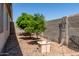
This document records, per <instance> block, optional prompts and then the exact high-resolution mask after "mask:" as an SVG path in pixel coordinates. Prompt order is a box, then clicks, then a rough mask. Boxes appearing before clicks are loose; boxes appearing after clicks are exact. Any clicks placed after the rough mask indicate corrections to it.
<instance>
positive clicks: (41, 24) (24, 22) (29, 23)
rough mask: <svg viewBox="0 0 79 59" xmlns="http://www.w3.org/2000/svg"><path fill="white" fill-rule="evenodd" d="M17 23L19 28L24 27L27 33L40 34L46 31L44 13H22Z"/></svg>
mask: <svg viewBox="0 0 79 59" xmlns="http://www.w3.org/2000/svg"><path fill="white" fill-rule="evenodd" d="M16 24H17V26H18V27H19V28H21V29H23V30H24V31H25V32H27V33H36V35H37V36H38V34H40V33H41V32H44V31H45V18H44V16H43V15H42V14H39V13H37V14H34V15H31V14H27V13H22V14H21V16H19V17H18V19H17V21H16Z"/></svg>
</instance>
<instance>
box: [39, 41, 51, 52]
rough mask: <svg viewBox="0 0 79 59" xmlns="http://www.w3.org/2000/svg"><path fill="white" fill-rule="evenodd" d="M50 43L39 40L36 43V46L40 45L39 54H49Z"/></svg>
mask: <svg viewBox="0 0 79 59" xmlns="http://www.w3.org/2000/svg"><path fill="white" fill-rule="evenodd" d="M50 43H51V42H48V41H47V40H41V41H38V44H40V51H41V53H49V52H50Z"/></svg>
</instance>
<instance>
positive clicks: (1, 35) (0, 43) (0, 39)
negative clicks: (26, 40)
mask: <svg viewBox="0 0 79 59" xmlns="http://www.w3.org/2000/svg"><path fill="white" fill-rule="evenodd" d="M0 5H3V7H2V8H3V10H2V14H3V15H2V16H1V17H3V19H2V20H3V22H2V23H1V24H2V25H3V27H0V28H3V31H2V32H0V52H1V50H2V49H3V47H4V45H5V42H6V41H7V38H8V36H9V33H10V20H11V18H10V16H9V13H8V11H7V7H6V4H2V3H0ZM0 12H1V11H0Z"/></svg>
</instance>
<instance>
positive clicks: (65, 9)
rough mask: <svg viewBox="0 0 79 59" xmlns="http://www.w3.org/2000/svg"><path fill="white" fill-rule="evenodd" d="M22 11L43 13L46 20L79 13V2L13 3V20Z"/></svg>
mask: <svg viewBox="0 0 79 59" xmlns="http://www.w3.org/2000/svg"><path fill="white" fill-rule="evenodd" d="M22 12H26V13H29V14H34V13H40V14H43V15H44V16H45V19H46V20H47V21H48V20H53V19H57V18H61V17H63V16H69V15H72V14H76V13H79V3H72V4H71V3H14V4H13V20H14V22H15V21H16V19H17V17H18V16H20V15H21V13H22Z"/></svg>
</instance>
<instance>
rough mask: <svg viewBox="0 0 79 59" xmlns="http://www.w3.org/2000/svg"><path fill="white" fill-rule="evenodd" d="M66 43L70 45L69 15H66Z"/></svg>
mask: <svg viewBox="0 0 79 59" xmlns="http://www.w3.org/2000/svg"><path fill="white" fill-rule="evenodd" d="M65 31H66V45H67V46H68V41H69V35H68V16H67V17H66V30H65Z"/></svg>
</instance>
